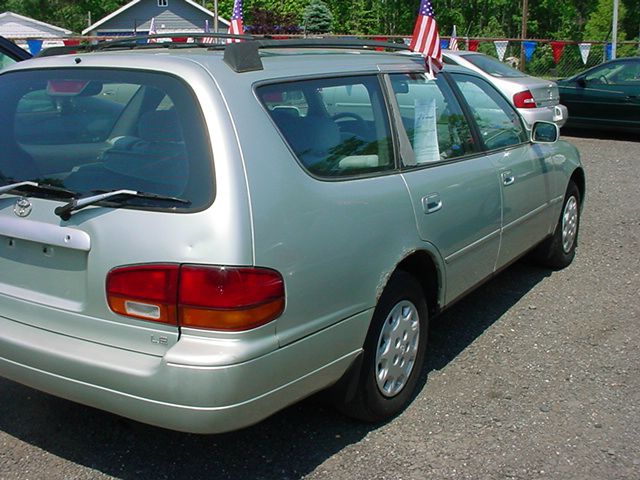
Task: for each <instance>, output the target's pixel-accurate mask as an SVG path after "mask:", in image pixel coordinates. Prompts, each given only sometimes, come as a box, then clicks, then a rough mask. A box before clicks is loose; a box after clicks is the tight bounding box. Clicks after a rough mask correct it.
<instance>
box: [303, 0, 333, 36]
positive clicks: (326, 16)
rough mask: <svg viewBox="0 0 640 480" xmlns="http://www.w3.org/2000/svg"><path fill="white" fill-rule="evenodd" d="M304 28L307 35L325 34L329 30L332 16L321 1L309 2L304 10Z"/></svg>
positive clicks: (312, 0)
mask: <svg viewBox="0 0 640 480" xmlns="http://www.w3.org/2000/svg"><path fill="white" fill-rule="evenodd" d="M303 18H304V28H305V31H307V32H309V33H327V32H329V31H330V30H331V24H332V22H333V15H332V14H331V10H329V7H328V6H327V4H326V3H324V2H323V1H322V0H311V2H309V5H308V6H307V8H305V9H304V15H303Z"/></svg>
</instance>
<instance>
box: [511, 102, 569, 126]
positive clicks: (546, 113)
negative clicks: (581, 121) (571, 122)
mask: <svg viewBox="0 0 640 480" xmlns="http://www.w3.org/2000/svg"><path fill="white" fill-rule="evenodd" d="M518 111H519V112H520V114H521V115H522V118H524V120H525V121H526V122H527V124H528V125H529V128H531V127H532V126H533V124H534V123H535V122H540V121H544V122H553V123H555V124H556V125H558V127H562V126H563V125H564V124H565V123H566V122H567V117H568V116H569V113H568V110H567V107H565V106H564V105H562V104H558V105H555V106H552V107H540V108H519V109H518Z"/></svg>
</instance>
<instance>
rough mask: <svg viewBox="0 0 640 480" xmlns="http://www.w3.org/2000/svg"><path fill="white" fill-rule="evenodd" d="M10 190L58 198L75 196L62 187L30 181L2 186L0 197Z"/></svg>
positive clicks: (74, 193)
mask: <svg viewBox="0 0 640 480" xmlns="http://www.w3.org/2000/svg"><path fill="white" fill-rule="evenodd" d="M11 190H33V191H34V192H37V193H46V194H49V195H56V196H58V197H64V198H69V197H73V196H74V195H77V194H76V192H74V191H72V190H68V189H66V188H62V187H56V186H55V185H49V184H47V183H38V182H32V181H24V182H16V183H11V184H9V185H3V186H1V187H0V195H2V194H3V193H7V192H10V191H11Z"/></svg>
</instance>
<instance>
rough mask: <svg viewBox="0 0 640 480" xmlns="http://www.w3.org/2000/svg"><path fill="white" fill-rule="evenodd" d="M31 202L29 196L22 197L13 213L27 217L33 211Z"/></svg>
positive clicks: (14, 207)
mask: <svg viewBox="0 0 640 480" xmlns="http://www.w3.org/2000/svg"><path fill="white" fill-rule="evenodd" d="M31 208H32V207H31V202H30V201H29V199H28V198H25V197H22V198H20V199H19V200H18V201H17V202H16V204H15V205H14V206H13V213H15V214H16V215H17V216H19V217H27V216H29V214H30V213H31Z"/></svg>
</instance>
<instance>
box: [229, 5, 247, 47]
mask: <svg viewBox="0 0 640 480" xmlns="http://www.w3.org/2000/svg"><path fill="white" fill-rule="evenodd" d="M229 33H232V34H234V35H242V34H243V33H244V28H243V27H242V0H235V1H234V2H233V13H232V14H231V26H230V27H229ZM239 41H240V40H238V39H229V40H227V42H239Z"/></svg>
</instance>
